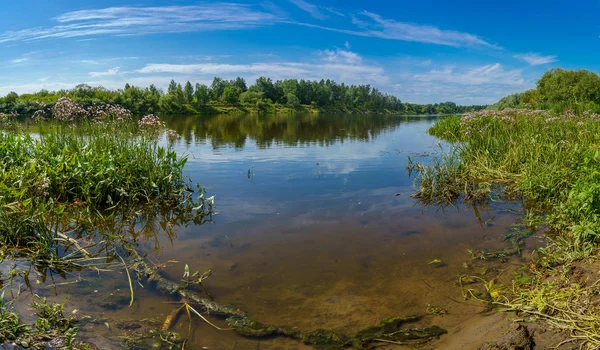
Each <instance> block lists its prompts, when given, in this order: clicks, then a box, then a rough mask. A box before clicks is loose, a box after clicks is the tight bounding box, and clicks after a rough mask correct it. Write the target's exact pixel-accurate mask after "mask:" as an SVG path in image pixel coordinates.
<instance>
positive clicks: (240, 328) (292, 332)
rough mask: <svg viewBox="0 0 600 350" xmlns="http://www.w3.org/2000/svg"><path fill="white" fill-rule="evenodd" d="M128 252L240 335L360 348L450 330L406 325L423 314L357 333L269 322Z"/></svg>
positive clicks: (161, 284)
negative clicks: (183, 283) (204, 293)
mask: <svg viewBox="0 0 600 350" xmlns="http://www.w3.org/2000/svg"><path fill="white" fill-rule="evenodd" d="M128 251H129V252H130V253H131V255H132V257H133V259H134V263H133V264H132V266H133V267H134V268H135V269H136V270H137V273H138V276H139V277H140V278H141V279H142V280H145V281H147V283H151V284H153V285H154V286H155V287H156V289H157V290H158V291H159V292H162V293H166V294H169V295H175V296H177V297H180V298H181V299H183V300H185V301H187V302H190V303H193V304H198V305H200V306H201V307H202V308H203V309H204V311H205V312H206V313H208V314H210V315H213V316H217V317H220V318H225V322H227V324H228V326H229V327H231V328H232V329H233V330H234V331H235V332H236V333H237V334H239V335H241V336H244V337H247V338H256V339H264V338H275V337H285V338H291V339H295V340H298V341H301V342H303V343H304V344H307V345H311V346H314V347H317V348H319V349H323V348H329V349H339V348H359V349H360V348H365V347H367V346H368V345H371V344H375V343H380V342H388V343H392V342H393V343H397V344H418V343H426V342H429V341H431V340H433V339H436V338H438V337H439V336H441V335H443V334H446V333H447V332H446V330H444V329H442V328H440V327H437V326H431V327H422V328H419V327H415V328H403V326H404V325H405V324H406V323H413V322H416V321H419V320H420V319H421V317H420V316H406V317H392V318H389V319H385V320H383V321H381V323H380V324H379V325H378V326H375V327H371V328H367V329H365V330H362V331H359V332H357V333H354V334H343V333H337V332H334V331H332V330H315V331H312V332H307V331H302V330H300V329H298V328H296V327H281V326H275V325H265V324H262V323H260V322H257V321H255V320H253V319H252V318H250V317H249V316H248V315H247V314H246V313H245V312H243V311H241V310H239V309H237V308H235V307H232V306H229V305H221V304H218V303H216V302H214V301H212V300H209V299H207V298H205V297H203V296H202V295H200V294H199V293H197V292H195V291H193V290H189V289H186V288H182V286H181V285H179V284H177V283H175V282H173V281H170V280H169V279H167V278H165V277H163V276H162V275H160V274H159V273H158V272H157V271H156V270H155V269H154V268H152V267H151V266H149V265H148V263H146V261H145V260H144V258H143V257H142V256H141V255H140V254H139V253H138V252H137V250H135V249H133V248H131V249H128ZM169 326H170V324H169Z"/></svg>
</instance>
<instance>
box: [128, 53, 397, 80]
mask: <svg viewBox="0 0 600 350" xmlns="http://www.w3.org/2000/svg"><path fill="white" fill-rule="evenodd" d="M318 55H319V61H316V62H313V63H304V62H269V63H252V64H225V63H199V64H168V63H158V64H148V65H146V66H144V67H143V68H142V69H140V70H138V71H137V73H140V74H166V73H168V74H170V75H173V74H178V75H181V76H185V77H186V79H188V78H190V79H191V77H193V79H200V80H206V79H212V77H214V76H219V77H223V78H226V79H231V78H235V77H237V76H241V77H244V78H246V79H247V80H248V81H253V79H256V78H257V77H259V76H267V77H270V78H272V79H275V80H279V79H291V78H294V79H308V80H321V79H333V80H335V81H338V82H340V83H341V82H344V83H347V84H373V85H385V84H387V82H388V79H389V78H388V77H387V75H386V74H385V70H384V68H383V67H380V66H375V65H367V64H364V63H363V61H362V58H361V57H360V56H359V55H358V54H356V53H353V52H349V51H344V50H339V49H337V50H335V51H331V50H325V51H319V52H318Z"/></svg>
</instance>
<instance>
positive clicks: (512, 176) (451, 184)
mask: <svg viewBox="0 0 600 350" xmlns="http://www.w3.org/2000/svg"><path fill="white" fill-rule="evenodd" d="M429 132H430V133H431V134H432V135H434V136H437V137H440V138H442V139H445V140H448V141H453V142H454V147H455V149H454V150H453V152H454V153H453V154H455V156H454V157H452V158H448V159H446V160H442V161H441V163H442V165H440V164H434V165H432V166H429V167H425V168H424V171H423V172H422V174H421V181H420V188H419V192H418V193H417V194H416V196H417V197H419V196H421V197H425V198H427V197H432V196H434V195H435V193H436V192H441V190H440V189H436V190H435V191H432V189H433V188H434V187H433V186H432V185H431V184H432V183H433V182H434V181H433V180H432V178H434V179H436V180H437V184H439V183H440V180H442V182H441V183H444V184H446V186H445V188H442V190H443V191H444V192H445V193H455V196H453V197H451V198H449V200H455V199H456V198H457V197H458V196H459V195H461V194H462V195H465V197H467V198H469V197H476V198H479V197H480V196H481V195H482V191H485V189H487V192H488V193H491V192H492V191H493V189H494V187H493V185H499V186H501V187H502V189H503V191H504V193H507V194H515V193H516V194H519V195H521V196H523V197H524V198H525V199H527V200H528V201H529V203H531V204H532V206H533V207H534V208H536V209H541V210H543V211H544V212H545V213H547V214H548V220H549V224H550V225H551V227H552V228H553V229H554V230H557V231H559V232H561V233H563V234H565V235H568V236H570V237H572V238H573V242H574V243H575V244H577V245H581V244H595V243H598V242H600V115H598V114H592V113H583V114H581V115H576V114H574V113H569V112H567V113H564V114H562V115H553V114H551V113H549V112H546V111H532V110H514V109H513V110H503V111H499V112H492V111H484V112H479V113H474V114H467V115H464V116H458V117H450V118H445V119H443V120H441V121H440V122H438V123H437V124H435V125H434V126H433V127H432V128H431V129H430V130H429ZM448 168H450V169H452V172H449V171H448ZM469 184H470V185H469Z"/></svg>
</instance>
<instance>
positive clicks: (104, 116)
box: [87, 105, 131, 123]
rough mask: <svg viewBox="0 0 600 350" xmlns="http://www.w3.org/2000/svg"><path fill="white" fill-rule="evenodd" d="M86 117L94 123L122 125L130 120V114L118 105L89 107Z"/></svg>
mask: <svg viewBox="0 0 600 350" xmlns="http://www.w3.org/2000/svg"><path fill="white" fill-rule="evenodd" d="M87 112H88V116H89V118H91V119H92V120H93V121H94V122H98V123H102V122H109V121H112V122H116V123H123V122H126V121H130V120H131V112H130V111H129V110H128V109H127V108H125V107H122V106H119V105H102V106H90V107H88V109H87Z"/></svg>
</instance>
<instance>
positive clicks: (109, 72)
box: [89, 67, 121, 77]
mask: <svg viewBox="0 0 600 350" xmlns="http://www.w3.org/2000/svg"><path fill="white" fill-rule="evenodd" d="M119 69H121V68H120V67H114V68H110V69H109V70H107V71H106V72H90V73H89V74H90V76H91V77H107V76H113V75H117V74H118V73H119Z"/></svg>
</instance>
